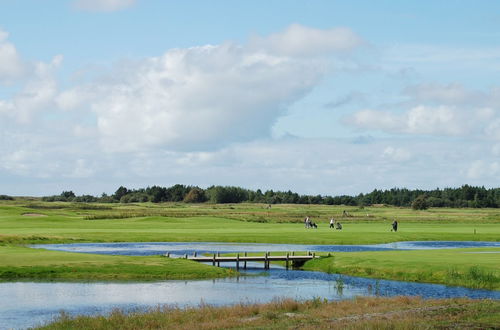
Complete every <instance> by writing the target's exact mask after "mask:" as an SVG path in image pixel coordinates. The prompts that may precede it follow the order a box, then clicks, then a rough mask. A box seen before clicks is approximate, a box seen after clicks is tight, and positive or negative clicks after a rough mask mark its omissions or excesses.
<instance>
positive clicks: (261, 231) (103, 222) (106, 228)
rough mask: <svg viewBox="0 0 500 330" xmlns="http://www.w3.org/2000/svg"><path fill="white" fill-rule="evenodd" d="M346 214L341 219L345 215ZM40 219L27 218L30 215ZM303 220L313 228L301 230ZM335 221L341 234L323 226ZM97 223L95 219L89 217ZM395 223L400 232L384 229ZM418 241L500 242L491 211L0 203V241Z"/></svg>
mask: <svg viewBox="0 0 500 330" xmlns="http://www.w3.org/2000/svg"><path fill="white" fill-rule="evenodd" d="M344 209H345V210H347V212H348V215H349V216H347V217H342V214H343V210H344ZM34 210H36V213H37V214H41V215H44V216H43V217H26V216H23V214H26V213H34ZM306 215H309V216H310V217H311V218H312V220H313V221H314V222H315V223H317V224H318V226H319V227H318V229H314V230H312V229H311V230H306V229H305V228H304V226H303V224H302V220H303V219H304V217H305V216H306ZM332 216H334V217H335V218H336V219H337V220H338V221H340V222H341V223H342V224H343V228H344V229H343V230H342V231H336V230H331V229H329V228H328V221H329V218H330V217H332ZM88 219H99V220H88ZM394 219H397V220H398V221H399V224H400V226H399V231H398V232H397V233H394V232H391V231H390V229H391V226H390V224H391V223H392V221H393V220H394ZM416 240H462V241H464V240H467V241H500V211H499V210H497V209H431V210H428V211H413V210H411V209H408V208H396V207H365V208H355V207H339V206H325V205H274V206H272V208H271V209H268V208H267V205H262V204H234V205H211V204H194V205H191V204H173V203H167V204H150V203H144V204H85V203H81V204H78V203H47V202H45V203H44V202H36V203H34V202H29V203H27V202H23V201H0V244H1V243H2V242H3V243H11V244H12V243H19V244H23V243H40V242H41V243H44V242H45V243H62V242H78V241H79V242H84V241H85V242H140V241H142V242H144V241H149V242H151V241H163V242H165V241H216V242H256V243H290V242H294V243H304V244H372V243H387V242H395V241H416Z"/></svg>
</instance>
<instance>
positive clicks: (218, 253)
mask: <svg viewBox="0 0 500 330" xmlns="http://www.w3.org/2000/svg"><path fill="white" fill-rule="evenodd" d="M218 257H220V252H217V258H218ZM217 267H220V261H217Z"/></svg>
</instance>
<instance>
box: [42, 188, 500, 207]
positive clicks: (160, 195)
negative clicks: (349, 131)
mask: <svg viewBox="0 0 500 330" xmlns="http://www.w3.org/2000/svg"><path fill="white" fill-rule="evenodd" d="M42 200H44V201H48V202H51V201H69V202H87V203H92V202H101V203H118V202H119V203H137V202H153V203H162V202H186V203H204V202H210V203H242V202H254V203H267V204H324V205H353V206H369V205H374V204H385V205H392V206H405V207H409V206H412V207H413V208H415V209H426V208H428V207H473V208H480V207H492V208H498V207H500V188H490V189H486V188H485V187H474V186H469V185H463V186H461V187H460V188H445V189H439V188H437V189H434V190H420V189H414V190H410V189H406V188H392V189H388V190H379V189H375V190H373V191H372V192H370V193H367V194H359V195H356V196H349V195H341V196H323V195H299V194H297V193H294V192H292V191H290V190H289V191H273V190H267V191H265V192H263V191H261V190H260V189H257V190H251V189H245V188H241V187H233V186H211V187H208V188H206V189H202V188H200V187H197V186H186V185H181V184H176V185H173V186H171V187H160V186H152V187H147V188H140V189H128V188H126V187H123V186H121V187H119V188H118V189H117V190H116V191H115V193H114V194H112V195H107V194H105V193H103V194H102V195H101V196H98V197H97V196H92V195H81V196H76V195H75V194H74V193H73V192H72V191H63V192H62V193H61V194H60V195H54V196H46V197H43V198H42Z"/></svg>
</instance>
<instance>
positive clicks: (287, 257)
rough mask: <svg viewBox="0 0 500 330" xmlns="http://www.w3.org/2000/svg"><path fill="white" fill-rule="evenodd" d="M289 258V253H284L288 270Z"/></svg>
mask: <svg viewBox="0 0 500 330" xmlns="http://www.w3.org/2000/svg"><path fill="white" fill-rule="evenodd" d="M289 259H290V255H289V253H287V254H286V270H288V260H289Z"/></svg>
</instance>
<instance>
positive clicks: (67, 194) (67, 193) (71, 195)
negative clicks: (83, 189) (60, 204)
mask: <svg viewBox="0 0 500 330" xmlns="http://www.w3.org/2000/svg"><path fill="white" fill-rule="evenodd" d="M61 197H64V198H66V199H68V200H69V199H72V198H75V197H76V195H75V193H74V192H72V191H71V190H70V191H63V192H62V193H61Z"/></svg>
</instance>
